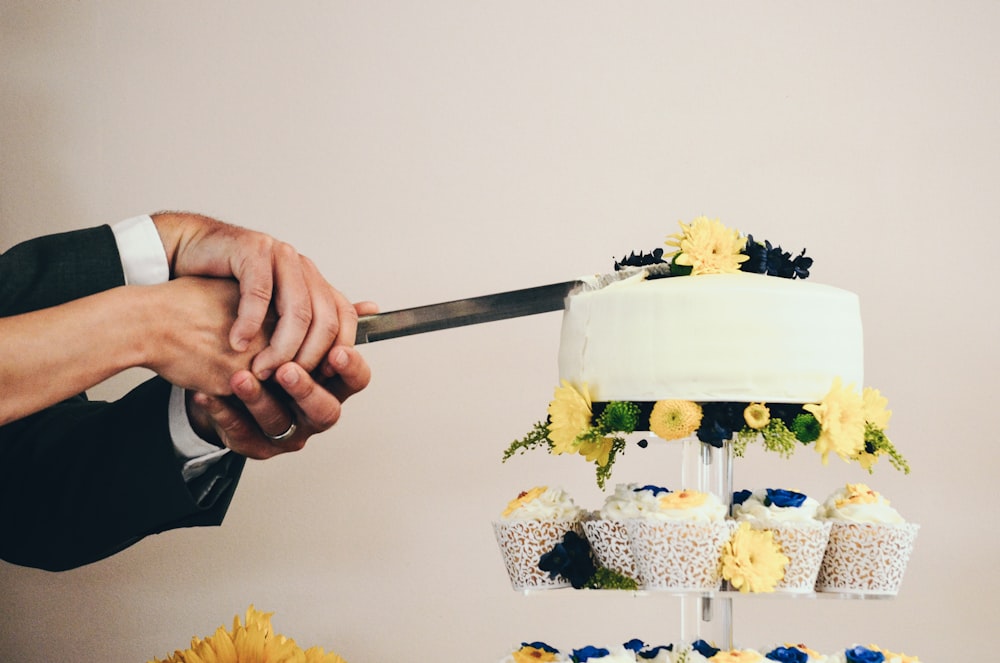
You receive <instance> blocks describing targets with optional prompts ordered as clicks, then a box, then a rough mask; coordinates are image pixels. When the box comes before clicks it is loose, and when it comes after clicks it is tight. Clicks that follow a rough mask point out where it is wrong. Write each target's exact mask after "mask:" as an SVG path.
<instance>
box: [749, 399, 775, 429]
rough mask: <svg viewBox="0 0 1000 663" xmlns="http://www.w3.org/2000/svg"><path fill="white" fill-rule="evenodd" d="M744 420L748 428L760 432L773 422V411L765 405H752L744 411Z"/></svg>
mask: <svg viewBox="0 0 1000 663" xmlns="http://www.w3.org/2000/svg"><path fill="white" fill-rule="evenodd" d="M743 420H744V421H745V422H747V426H749V427H750V428H752V429H754V430H760V429H761V428H763V427H764V426H767V424H768V423H770V421H771V411H770V410H769V409H767V406H766V405H764V404H763V403H750V405H747V408H746V409H745V410H743Z"/></svg>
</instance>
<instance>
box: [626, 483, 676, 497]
mask: <svg viewBox="0 0 1000 663" xmlns="http://www.w3.org/2000/svg"><path fill="white" fill-rule="evenodd" d="M644 490H648V491H649V492H651V493H653V497H656V496H657V495H659V494H660V493H670V492H673V491H672V490H670V489H669V488H664V487H662V486H653V485H648V486H642V487H641V488H634V489H633V490H632V492H634V493H641V492H642V491H644Z"/></svg>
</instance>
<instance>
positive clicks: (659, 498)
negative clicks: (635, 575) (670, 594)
mask: <svg viewBox="0 0 1000 663" xmlns="http://www.w3.org/2000/svg"><path fill="white" fill-rule="evenodd" d="M641 492H647V493H650V494H651V496H652V497H653V498H654V499H655V504H652V505H651V507H652V508H649V509H644V510H642V511H641V512H640V513H639V514H638V517H636V518H630V519H628V520H627V521H626V526H627V528H628V534H629V541H630V542H631V546H632V554H633V555H634V556H635V561H636V566H637V569H638V571H639V582H640V585H641V586H642V587H643V588H645V589H663V590H671V591H706V590H714V589H718V588H719V582H720V578H721V576H720V574H719V558H720V554H721V550H722V546H723V544H724V543H725V542H726V541H727V540H728V539H729V535H730V533H731V531H732V528H733V523H732V522H731V521H728V520H726V510H727V509H726V507H725V505H723V504H722V501H721V500H720V499H719V498H718V496H716V495H713V494H711V493H702V492H698V491H694V490H680V491H676V492H674V491H670V490H668V489H666V488H661V487H658V486H645V487H643V488H642V491H641ZM642 497H643V499H648V497H649V496H642Z"/></svg>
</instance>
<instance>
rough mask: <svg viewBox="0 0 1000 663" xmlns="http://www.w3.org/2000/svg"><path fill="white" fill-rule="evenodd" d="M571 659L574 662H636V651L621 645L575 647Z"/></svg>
mask: <svg viewBox="0 0 1000 663" xmlns="http://www.w3.org/2000/svg"><path fill="white" fill-rule="evenodd" d="M570 660H572V661H574V663H635V661H636V658H635V652H634V651H632V650H631V649H629V648H627V647H625V646H623V645H621V646H618V647H614V648H611V649H604V648H603V647H590V646H588V647H583V648H582V649H574V650H573V655H572V656H571V657H570Z"/></svg>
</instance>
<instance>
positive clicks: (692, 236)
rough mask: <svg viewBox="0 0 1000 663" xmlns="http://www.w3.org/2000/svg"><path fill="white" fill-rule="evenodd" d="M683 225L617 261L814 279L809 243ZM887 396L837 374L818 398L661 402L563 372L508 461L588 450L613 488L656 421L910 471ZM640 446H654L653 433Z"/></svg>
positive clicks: (660, 427) (714, 440) (686, 431)
mask: <svg viewBox="0 0 1000 663" xmlns="http://www.w3.org/2000/svg"><path fill="white" fill-rule="evenodd" d="M680 226H681V232H679V233H675V234H673V235H671V236H669V237H668V239H667V242H666V244H667V246H670V247H673V248H674V249H675V250H674V251H673V252H672V253H668V254H666V255H665V254H664V251H663V249H656V250H654V251H652V252H650V253H649V254H646V253H639V254H635V253H634V252H633V253H632V254H631V255H629V257H628V258H625V259H624V260H622V261H616V262H615V269H616V270H619V269H621V268H623V267H642V266H649V265H655V264H666V265H669V271H667V272H666V273H657V274H656V275H655V276H654V275H650V277H649V278H662V277H664V276H667V277H669V276H684V275H699V274H727V273H735V272H738V271H744V272H752V273H758V274H767V275H770V276H776V277H782V278H789V279H795V278H798V279H805V278H807V277H808V276H809V269H810V268H811V267H812V262H813V261H812V258H809V257H807V256H806V255H805V249H803V250H802V252H801V253H800V254H799V255H797V256H794V257H793V256H792V254H791V253H789V252H786V251H784V250H782V248H781V247H780V246H772V245H771V243H770V242H769V241H765V242H763V243H760V242H757V241H755V240H754V239H753V236H752V235H748V236H747V237H746V238H745V239H744V238H742V237H741V236H740V234H739V232H737V231H736V230H733V229H731V228H727V227H726V226H724V225H722V224H721V223H720V222H719V221H718V220H717V219H709V218H707V217H699V218H697V219H695V220H694V221H692V222H691V223H689V224H687V223H683V222H681V223H680ZM887 405H888V400H887V399H886V398H884V397H883V396H882V395H881V393H880V392H879V391H878V390H877V389H872V388H870V387H866V388H864V389H863V390H862V391H861V392H858V391H857V389H856V388H855V386H854V385H853V384H852V385H843V384H842V383H841V380H840V379H835V380H834V382H833V384H832V385H831V387H830V390H829V392H828V393H827V394H826V396H825V397H824V398H823V400H822V401H820V402H819V403H805V404H787V403H772V404H767V403H762V402H761V403H735V402H704V403H699V402H694V401H684V400H662V401H657V402H655V403H648V402H643V403H635V402H628V401H611V402H608V403H594V402H593V400H592V398H591V392H590V389H589V386H588V385H587V384H581V385H573V384H570V383H568V382H566V381H562V384H561V386H559V387H557V388H556V390H555V397H554V399H553V400H552V401H551V402H550V403H549V408H548V418H547V419H546V420H545V421H540V422H537V423H536V424H535V425H534V427H533V428H532V430H531V432H530V433H529V434H528V435H527V436H525V437H524V438H521V439H519V440H515V441H514V442H512V443H511V444H510V446H509V447H508V448H507V450H506V451H505V452H504V455H503V460H504V461H505V462H506V461H507V460H508V459H509V458H511V457H512V456H513V455H515V454H516V453H519V452H524V451H526V450H529V449H534V448H545V449H546V450H547V451H549V453H552V454H556V455H558V454H565V453H570V454H580V455H581V456H584V457H585V458H586V459H587V460H588V461H589V462H592V463H594V465H595V467H596V474H597V484H598V486H600V487H601V488H603V487H604V485H605V483H606V481H607V479H608V478H609V477H610V476H611V471H612V467H613V465H614V462H615V458H616V457H617V455H618V454H620V453H622V452H623V451H624V450H625V446H626V444H625V437H624V436H625V435H627V434H630V433H633V432H635V431H638V430H648V431H651V432H652V433H654V434H655V435H656V436H658V437H660V438H662V439H664V440H679V439H683V438H686V437H689V436H691V435H695V436H697V438H698V439H699V440H700V441H702V442H704V443H706V444H709V445H711V446H714V447H722V446H723V444H724V442H726V441H728V440H732V442H733V451H734V453H735V454H736V455H742V453H743V452H744V450H745V449H746V447H747V445H748V444H749V443H750V442H752V441H755V440H757V439H761V440H762V441H763V446H764V448H765V449H767V450H768V451H772V452H776V453H778V454H780V455H781V456H782V457H788V456H790V455H791V454H792V453H793V452H794V451H795V449H796V448H797V447H798V446H800V445H810V444H812V445H814V448H815V449H816V451H817V452H818V453H819V454H820V456H821V457H822V459H823V463H824V464H826V463H827V462H828V460H829V456H830V454H831V453H833V454H836V455H837V456H839V457H841V458H842V459H844V460H845V461H847V462H857V463H859V464H860V465H861V466H862V467H863V468H865V469H866V470H868V471H869V472H871V471H872V468H873V466H874V465H875V463H876V462H878V460H879V458H880V457H882V456H888V457H889V461H890V462H891V463H892V465H893V466H894V467H895V468H896V469H897V470H901V471H903V472H905V473H907V474H908V473H909V471H910V468H909V465H908V464H907V462H906V460H905V459H904V458H903V456H902V455H901V454H900V453H899V452H898V451H897V450H896V448H895V447H894V446H893V444H892V442H891V441H890V440H889V438H888V437H887V436H886V433H885V431H886V428H887V427H888V425H889V418H890V416H891V414H892V413H891V411H889V410H888V409H886V406H887ZM640 446H645V444H644V441H643V442H640Z"/></svg>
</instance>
